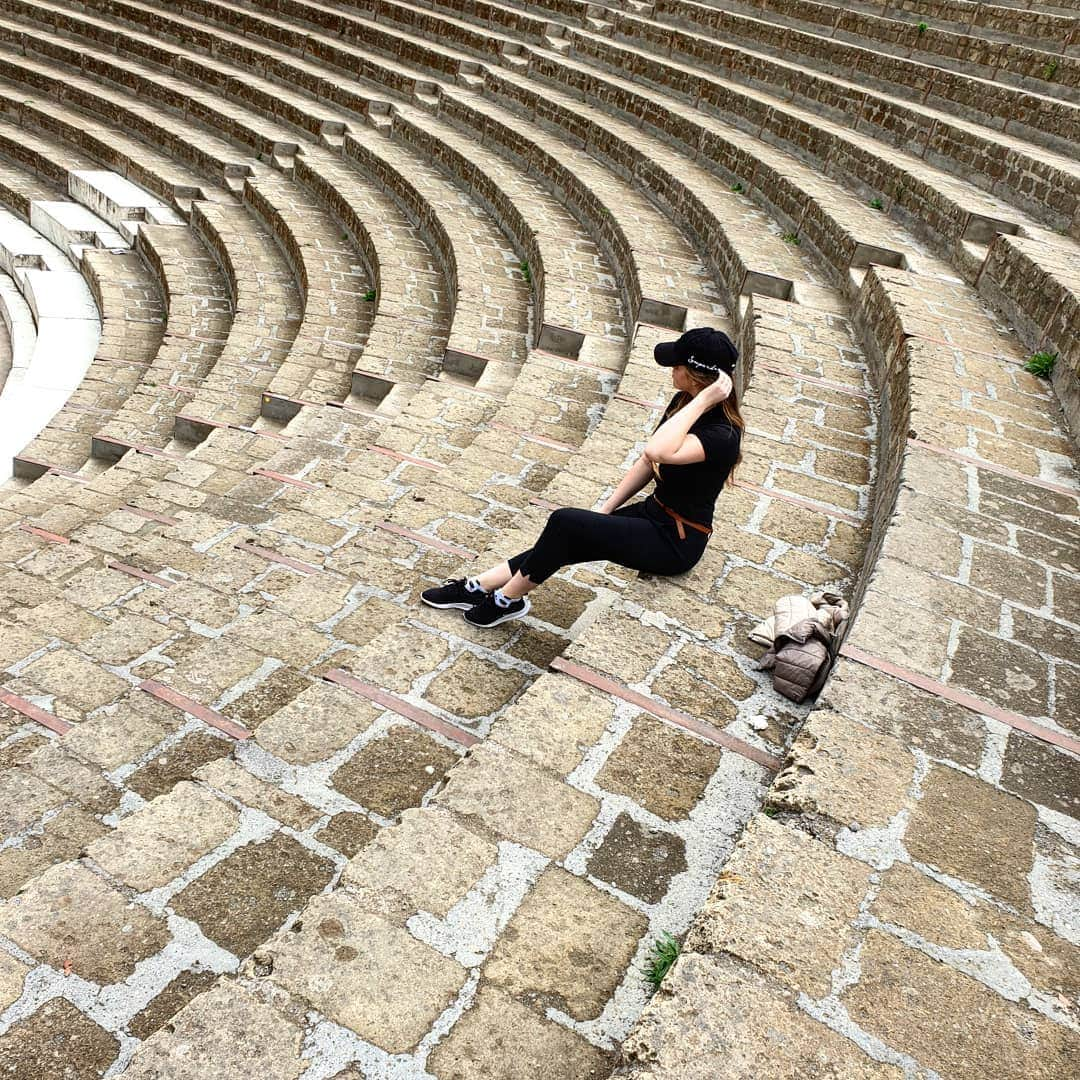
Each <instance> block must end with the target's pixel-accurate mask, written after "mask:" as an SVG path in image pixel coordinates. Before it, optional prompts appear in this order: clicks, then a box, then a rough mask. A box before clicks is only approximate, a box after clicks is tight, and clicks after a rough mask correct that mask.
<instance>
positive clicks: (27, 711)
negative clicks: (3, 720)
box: [0, 690, 72, 735]
mask: <svg viewBox="0 0 1080 1080" xmlns="http://www.w3.org/2000/svg"><path fill="white" fill-rule="evenodd" d="M0 704H4V705H6V706H7V707H8V708H9V709H14V710H15V711H16V712H17V713H22V715H23V716H25V717H27V718H28V719H30V720H34V721H36V722H37V723H39V724H40V725H41V726H42V727H46V728H48V729H49V730H50V731H55V732H56V734H57V735H63V734H64V732H65V731H70V730H71V727H72V725H71V724H69V723H68V722H67V721H66V720H61V719H60V717H59V716H53V714H52V713H50V712H46V711H45V710H44V709H39V708H38V707H37V706H36V705H35V704H33V702H30V701H27V700H26V698H21V697H19V695H18V694H13V693H11V691H10V690H0Z"/></svg>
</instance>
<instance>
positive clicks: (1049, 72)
mask: <svg viewBox="0 0 1080 1080" xmlns="http://www.w3.org/2000/svg"><path fill="white" fill-rule="evenodd" d="M1057 69H1058V62H1057V61H1056V60H1051V61H1050V62H1049V63H1048V64H1046V65H1045V66H1044V67H1043V78H1044V79H1046V81H1047V82H1049V81H1050V80H1051V79H1052V78H1053V77H1054V76H1055V75H1056V74H1057Z"/></svg>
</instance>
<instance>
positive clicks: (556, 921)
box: [484, 867, 648, 1020]
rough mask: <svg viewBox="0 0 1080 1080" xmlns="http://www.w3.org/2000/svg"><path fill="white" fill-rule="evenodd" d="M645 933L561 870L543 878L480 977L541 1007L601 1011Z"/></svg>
mask: <svg viewBox="0 0 1080 1080" xmlns="http://www.w3.org/2000/svg"><path fill="white" fill-rule="evenodd" d="M647 929H648V921H647V920H646V918H645V916H643V915H642V914H641V913H640V912H637V911H634V910H632V909H631V908H629V907H627V906H626V905H625V904H623V903H621V902H620V901H618V900H616V899H615V898H614V897H612V896H609V895H608V894H607V893H603V892H601V891H600V890H599V889H597V888H596V887H595V886H594V885H592V884H590V883H589V882H588V881H586V880H585V879H584V878H579V877H575V876H574V875H573V874H569V873H567V872H566V871H565V870H562V869H561V868H559V867H552V868H550V869H548V870H546V871H545V872H544V873H543V874H541V876H540V878H539V879H538V881H537V883H536V885H535V886H534V888H533V890H532V892H531V893H529V895H528V896H527V897H526V898H525V899H524V900H523V901H522V903H521V906H520V907H519V908H518V910H517V911H516V912H515V913H514V917H513V918H512V919H511V920H510V922H509V924H508V925H507V927H506V929H505V930H504V931H503V935H502V937H501V938H500V939H499V941H498V942H497V944H496V946H495V949H494V951H493V952H492V954H491V957H490V958H489V960H488V962H487V964H486V965H485V967H484V977H485V978H486V979H488V980H490V981H491V982H494V983H498V984H499V985H500V986H502V987H503V988H504V989H505V990H507V991H508V992H509V993H511V994H513V995H514V996H515V997H518V998H521V999H523V1000H526V1001H528V1002H530V1003H531V1004H533V1005H534V1007H535V1008H537V1009H539V1010H541V1011H542V1010H543V1009H544V1008H545V1007H547V1006H550V1005H553V1006H555V1007H556V1008H558V1009H561V1010H562V1011H564V1012H567V1013H569V1014H570V1015H571V1016H573V1017H574V1018H575V1019H577V1020H588V1019H592V1018H593V1017H596V1016H598V1015H599V1014H600V1012H601V1010H602V1009H603V1007H604V1005H605V1004H606V1003H607V1001H608V999H609V998H610V997H611V995H612V993H614V991H615V988H616V987H617V986H618V985H619V983H620V982H621V981H622V978H623V975H624V973H625V972H626V969H627V967H628V966H629V963H630V960H631V958H632V957H633V955H634V953H635V951H636V949H637V946H638V942H639V940H640V939H641V937H642V936H643V935H644V933H645V931H646V930H647Z"/></svg>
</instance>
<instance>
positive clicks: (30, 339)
mask: <svg viewBox="0 0 1080 1080" xmlns="http://www.w3.org/2000/svg"><path fill="white" fill-rule="evenodd" d="M50 220H51V221H53V222H55V221H56V220H57V219H56V218H50ZM0 266H2V267H3V268H4V270H5V271H8V270H10V275H8V274H7V273H5V274H4V275H0V313H2V316H3V318H4V321H5V323H6V324H7V325H8V328H9V332H10V333H11V338H12V371H11V373H10V374H9V376H8V378H7V380H6V381H5V382H4V386H3V389H2V390H0V482H3V481H4V480H6V479H8V478H9V477H10V476H11V475H12V466H13V461H12V459H13V458H14V457H15V455H16V454H19V453H21V452H22V450H23V449H24V448H25V447H26V445H27V443H29V442H30V441H31V440H32V439H33V438H34V437H35V436H36V435H37V434H38V433H39V432H40V431H41V429H42V428H43V427H45V425H46V424H47V423H48V422H49V421H50V420H51V419H52V417H53V416H54V415H55V414H56V413H57V411H58V410H59V409H60V408H61V407H62V406H63V404H64V402H66V401H67V399H68V398H69V397H70V396H71V394H72V393H73V392H74V390H75V389H76V387H78V385H79V383H80V382H81V381H82V379H83V376H84V375H85V374H86V372H87V370H88V369H89V367H90V364H91V362H92V361H93V359H94V354H95V352H96V351H97V347H98V342H99V340H100V338H101V319H100V316H99V314H98V310H97V307H96V305H95V304H94V298H93V296H92V295H91V293H90V288H89V286H88V285H87V283H86V281H85V280H84V278H83V276H82V274H80V273H79V271H78V270H77V269H76V267H75V264H74V263H73V262H72V261H71V259H69V258H68V257H67V256H66V255H65V254H64V252H63V251H62V250H61V249H60V248H59V247H57V246H56V245H55V244H53V243H50V241H49V240H48V239H47V238H46V237H45V236H43V235H41V234H40V233H37V232H35V231H34V230H33V229H31V228H30V226H29V225H27V224H26V223H25V222H24V221H21V220H20V219H18V218H16V217H15V216H14V215H12V214H9V213H7V212H6V211H3V210H0ZM16 365H17V366H18V372H17V373H16Z"/></svg>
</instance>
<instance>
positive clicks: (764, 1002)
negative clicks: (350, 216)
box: [619, 267, 1080, 1080]
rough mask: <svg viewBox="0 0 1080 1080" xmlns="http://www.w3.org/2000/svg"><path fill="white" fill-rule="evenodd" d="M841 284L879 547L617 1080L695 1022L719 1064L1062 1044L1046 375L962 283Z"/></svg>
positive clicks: (1063, 727) (1069, 566)
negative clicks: (809, 708)
mask: <svg viewBox="0 0 1080 1080" xmlns="http://www.w3.org/2000/svg"><path fill="white" fill-rule="evenodd" d="M857 307H858V322H859V323H860V326H861V328H862V329H863V330H864V332H865V333H866V334H867V335H868V337H869V338H870V340H872V341H875V342H876V343H877V353H876V356H875V366H876V369H877V370H876V377H877V380H878V381H879V385H880V386H881V388H882V394H883V399H882V404H883V408H882V416H881V423H882V432H881V448H882V451H883V453H882V457H881V462H882V472H883V475H881V476H879V478H878V486H877V492H876V495H877V498H876V501H877V507H876V510H875V522H876V529H875V537H876V539H875V543H874V547H875V548H880V555H879V556H878V558H877V560H876V563H875V564H874V569H873V571H872V572H871V573H870V574H869V575H868V580H867V582H866V591H865V597H864V598H863V600H862V603H861V604H860V606H859V609H858V613H857V615H856V617H855V622H854V626H853V628H852V632H851V634H850V635H849V636H848V638H847V639H846V641H845V643H844V645H843V646H842V649H841V653H842V657H841V659H840V662H839V664H838V665H837V667H836V669H835V670H834V672H833V674H832V676H831V677H830V680H829V682H828V684H827V685H826V688H825V690H824V691H823V694H822V696H821V699H820V700H819V703H818V708H817V709H816V710H815V711H814V712H813V713H811V715H810V717H809V719H808V721H807V723H806V725H805V727H804V728H803V730H802V732H801V734H800V735H799V737H798V739H797V740H796V742H795V744H794V747H793V749H792V757H791V760H790V762H789V765H788V767H787V768H786V769H785V770H784V771H783V772H782V773H781V774H780V775H779V776H778V777H777V779H776V781H775V783H774V785H773V788H772V790H771V792H770V794H769V796H768V800H767V807H768V811H769V812H770V813H771V814H772V815H774V817H776V818H778V819H779V820H774V821H770V820H768V819H767V818H765V817H759V818H757V819H755V820H754V821H753V822H752V824H751V825H750V827H749V828H748V829H747V831H746V833H745V834H744V836H743V838H742V840H741V841H740V843H739V845H738V848H737V849H736V853H735V854H734V855H733V857H732V859H731V860H730V862H729V863H728V867H727V870H726V872H725V875H724V877H723V883H722V884H721V885H720V886H718V888H717V889H716V891H715V892H714V894H713V896H712V898H711V899H710V901H709V903H708V904H706V905H705V907H704V908H703V910H702V913H701V915H700V916H699V918H698V919H697V921H696V922H695V925H694V927H693V929H692V930H691V933H690V935H689V937H688V938H687V941H686V943H685V945H684V947H683V952H682V956H681V958H680V959H679V960H678V962H677V963H676V965H675V967H674V969H673V971H672V973H671V975H669V979H670V986H669V987H668V992H667V993H665V994H662V995H658V996H657V997H656V998H655V999H654V1001H653V1002H652V1003H651V1004H650V1005H649V1006H648V1007H647V1009H646V1010H645V1013H644V1015H643V1017H642V1020H641V1022H640V1023H639V1025H638V1028H637V1029H636V1030H635V1031H634V1032H633V1033H632V1034H631V1036H630V1038H629V1039H628V1040H627V1042H626V1043H625V1044H624V1048H623V1052H624V1062H625V1067H624V1068H623V1069H621V1070H620V1073H619V1074H620V1075H623V1076H628V1077H636V1078H639V1080H644V1078H646V1077H647V1078H649V1080H667V1078H671V1080H674V1078H676V1077H678V1078H682V1077H685V1076H687V1075H692V1074H693V1073H692V1069H693V1063H694V1062H695V1061H696V1060H698V1057H699V1055H700V1054H701V1053H703V1052H704V1047H705V1046H708V1047H710V1048H711V1050H713V1051H715V1050H716V1049H717V1048H720V1050H721V1052H722V1053H724V1056H725V1057H733V1058H734V1060H736V1061H737V1062H738V1065H737V1067H735V1068H734V1069H733V1070H727V1071H722V1072H721V1073H720V1075H731V1076H736V1075H746V1074H748V1073H751V1074H753V1073H756V1072H758V1071H759V1070H761V1069H768V1070H779V1071H780V1072H781V1073H782V1074H783V1075H793V1074H794V1073H795V1072H797V1071H798V1069H799V1068H800V1067H802V1063H804V1062H806V1061H807V1060H811V1059H812V1060H814V1061H815V1062H817V1063H818V1064H819V1065H820V1066H821V1067H822V1068H829V1069H831V1070H833V1071H836V1072H840V1071H846V1072H848V1073H849V1074H852V1075H874V1076H877V1075H881V1076H887V1075H888V1076H891V1075H899V1068H898V1067H899V1066H901V1065H902V1066H903V1067H904V1068H905V1069H911V1068H925V1069H932V1070H934V1071H935V1072H936V1073H938V1074H939V1075H962V1074H963V1073H964V1072H965V1071H966V1070H967V1069H968V1067H969V1065H970V1063H971V1062H972V1061H976V1060H979V1059H985V1057H986V1055H988V1054H992V1055H993V1058H994V1066H993V1069H994V1073H995V1075H999V1076H1003V1077H1017V1078H1019V1077H1023V1076H1027V1075H1030V1070H1031V1068H1032V1067H1033V1065H1034V1066H1035V1067H1036V1068H1038V1069H1039V1070H1041V1071H1042V1072H1043V1073H1044V1074H1045V1075H1048V1076H1053V1075H1059V1074H1060V1075H1065V1074H1067V1072H1068V1065H1067V1062H1068V1060H1069V1059H1070V1057H1071V1056H1075V1054H1076V1052H1077V1049H1078V1046H1080V1043H1078V1040H1077V1038H1076V1034H1075V1024H1074V1018H1073V1017H1072V1016H1071V1015H1070V1009H1071V1000H1070V995H1071V993H1072V989H1071V980H1070V979H1068V978H1065V979H1063V978H1062V977H1061V973H1062V972H1063V971H1065V970H1069V969H1071V968H1073V967H1075V966H1076V963H1077V956H1078V951H1080V950H1078V949H1077V947H1076V943H1077V927H1076V924H1075V921H1074V920H1071V919H1070V918H1069V917H1065V918H1062V917H1061V915H1060V913H1061V912H1063V911H1065V910H1067V909H1070V908H1075V884H1072V885H1070V884H1069V883H1067V882H1066V880H1065V878H1064V876H1063V868H1064V866H1065V863H1066V862H1067V861H1068V860H1069V859H1071V858H1073V857H1074V852H1075V830H1074V829H1073V828H1072V824H1073V821H1074V819H1075V818H1076V816H1077V812H1078V810H1080V803H1078V802H1077V795H1076V793H1077V791H1078V790H1080V764H1078V762H1080V740H1078V739H1077V738H1076V737H1075V735H1076V729H1075V722H1074V717H1075V715H1076V708H1077V702H1076V691H1077V685H1078V683H1077V678H1076V673H1077V671H1080V667H1078V666H1077V661H1078V660H1080V653H1078V652H1077V649H1076V642H1077V640H1078V637H1077V633H1076V626H1075V624H1074V620H1075V618H1076V604H1075V599H1074V594H1075V592H1076V586H1077V583H1078V582H1080V576H1078V572H1080V563H1078V562H1077V559H1076V557H1075V543H1073V542H1072V540H1074V539H1075V533H1076V522H1077V519H1078V517H1080V513H1078V511H1080V478H1078V474H1077V470H1076V459H1075V455H1073V456H1072V457H1069V451H1070V449H1071V447H1070V445H1069V443H1068V442H1067V441H1066V440H1065V439H1064V437H1063V434H1062V432H1061V430H1060V427H1059V416H1058V408H1057V404H1056V402H1055V401H1054V398H1053V395H1052V394H1051V393H1050V392H1048V390H1047V389H1046V387H1045V384H1043V383H1041V382H1040V381H1039V380H1037V379H1035V378H1034V377H1032V376H1030V375H1028V374H1027V373H1025V372H1023V371H1022V370H1020V368H1019V366H1018V365H1017V363H1016V360H1017V359H1018V358H1019V356H1020V355H1021V354H1020V353H1019V350H1018V349H1017V348H1016V346H1015V342H1014V341H1013V340H1012V339H1011V338H1010V336H1009V335H1008V334H1006V333H1005V332H1004V331H1003V330H1002V328H1001V326H1000V325H999V324H998V323H997V322H996V321H995V320H994V319H993V318H992V317H990V316H989V314H988V313H987V312H986V311H985V309H982V308H981V307H980V305H979V304H978V302H977V301H976V300H975V298H974V297H973V296H972V294H971V292H970V290H968V289H966V288H964V287H962V286H957V287H956V288H955V289H952V290H947V291H946V292H944V293H943V292H942V290H941V289H940V288H938V287H930V286H929V285H928V283H926V282H925V281H922V280H920V279H918V278H914V277H912V276H911V275H909V274H904V273H902V272H898V271H895V270H886V269H882V268H878V267H875V268H873V269H872V270H871V272H870V274H869V275H868V277H867V280H866V282H865V283H864V289H863V293H862V295H861V297H860V298H859V303H858V305H857ZM943 322H944V326H943V325H942V323H943ZM899 330H902V333H901V334H900V335H899V336H898V331H899ZM943 330H944V333H943ZM958 332H959V333H958ZM943 339H945V340H943ZM946 372H948V374H946ZM957 379H959V380H960V385H962V386H963V387H964V388H965V390H964V393H963V394H961V393H960V392H959V391H958V386H957ZM1006 431H1007V432H1008V434H1009V439H1008V440H1007V442H1006V441H1005V440H1001V439H998V440H997V441H996V442H995V433H996V435H998V436H1000V435H1002V434H1004V433H1005V432H1006ZM1006 447H1007V448H1008V451H1009V456H1008V457H1004V456H1002V451H1003V449H1004V448H1006ZM1070 538H1071V539H1070ZM1003 670H1007V671H1008V672H1009V673H1010V677H1009V678H1008V679H1006V680H1002V679H1001V678H1000V672H1001V671H1003ZM974 835H977V836H978V837H979V844H978V845H977V848H978V851H977V853H976V851H975V849H974V848H973V846H972V844H971V837H972V836H974ZM822 881H828V883H829V886H828V898H826V897H825V896H824V894H823V893H822V892H821V891H819V888H818V886H817V885H815V882H818V883H820V882H822ZM811 896H814V897H815V900H814V906H815V909H816V910H817V911H818V912H819V914H820V916H821V917H820V919H819V920H817V921H816V926H815V928H813V929H810V928H808V927H807V925H806V923H805V922H804V921H803V920H802V919H801V914H800V913H801V912H802V911H803V905H804V904H805V903H806V902H807V901H808V900H809V898H810V897H811ZM762 912H768V917H767V918H763V917H762V915H761V913H762ZM826 927H828V929H825V928H826ZM1031 941H1035V942H1037V944H1038V947H1037V948H1035V947H1034V946H1032V945H1031V944H1030V942H1031ZM781 942H782V946H780V945H779V944H778V943H781ZM991 942H992V945H991ZM990 948H993V950H994V953H993V955H995V956H997V957H999V958H1000V959H1001V961H1002V962H1004V963H1005V964H1006V965H1007V967H1008V969H1009V970H1012V968H1013V966H1014V965H1019V967H1020V968H1021V969H1022V970H1024V972H1025V976H1024V983H1023V989H1022V990H1020V992H1019V994H1018V993H1017V991H1016V990H1015V989H1014V987H1013V986H1012V985H1011V984H1010V983H1009V982H1008V980H1007V979H1006V978H1003V977H1002V975H1001V974H1000V972H1001V971H1003V970H1004V969H1001V968H993V969H991V968H989V967H985V966H982V965H981V964H980V961H979V960H978V959H976V958H977V957H983V956H989V955H990V952H989V949H990ZM1034 955H1037V956H1038V957H1040V959H1039V960H1037V961H1035V962H1034V963H1033V962H1032V961H1031V957H1032V956H1034ZM931 958H932V959H931ZM900 970H902V971H903V972H904V976H903V981H904V985H905V986H907V987H909V988H911V989H912V990H913V992H917V993H918V994H919V996H920V999H921V1000H923V1001H925V1002H927V1003H932V1002H936V1001H944V1000H946V998H947V999H948V1000H949V1001H950V1002H953V1003H955V1007H957V1008H963V1009H964V1010H965V1011H967V1012H968V1013H969V1014H970V1015H972V1016H978V1017H980V1018H981V1019H980V1020H979V1021H978V1022H976V1023H974V1024H973V1025H970V1026H968V1027H966V1028H965V1031H964V1033H963V1035H962V1036H961V1037H960V1038H959V1040H958V1038H957V1032H956V1029H955V1028H954V1026H953V1025H952V1024H951V1023H949V1022H947V1021H942V1020H941V1019H940V1018H939V1017H938V1016H936V1015H931V1014H930V1013H924V1014H922V1015H917V1014H915V1013H913V1012H912V1011H911V1010H910V1009H909V1008H908V1007H907V1006H906V1005H905V1004H904V1003H903V1002H901V1000H900V999H898V998H895V997H892V996H891V994H892V991H891V990H890V987H891V986H894V985H895V983H893V981H892V980H893V978H894V973H895V972H896V971H900ZM841 972H842V973H843V974H842V975H840V973H841ZM796 995H797V996H798V1000H799V1007H795V1005H794V1004H793V1002H794V1000H795V997H796ZM750 1014H753V1015H767V1016H768V1017H769V1022H768V1025H767V1026H766V1025H764V1024H759V1023H757V1022H754V1023H752V1024H751V1025H749V1027H747V1026H746V1024H745V1018H746V1017H747V1016H748V1015H750ZM691 1017H692V1021H690V1019H689V1018H691ZM1017 1025H1023V1028H1024V1030H1025V1035H1024V1036H1023V1038H1020V1037H1019V1036H1016V1035H1015V1034H1013V1033H1014V1032H1016V1031H1017V1030H1018V1026H1017ZM735 1031H738V1035H737V1036H735V1035H734V1034H733V1033H734V1032H735ZM778 1031H782V1032H783V1044H782V1045H783V1046H784V1051H783V1053H784V1057H783V1059H782V1060H781V1061H780V1062H778V1061H777V1056H776V1055H777V1052H776V1047H777V1032H778ZM1033 1047H1034V1048H1033ZM729 1050H730V1054H729V1053H728V1051H729ZM871 1059H873V1060H871ZM688 1070H690V1071H688Z"/></svg>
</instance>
